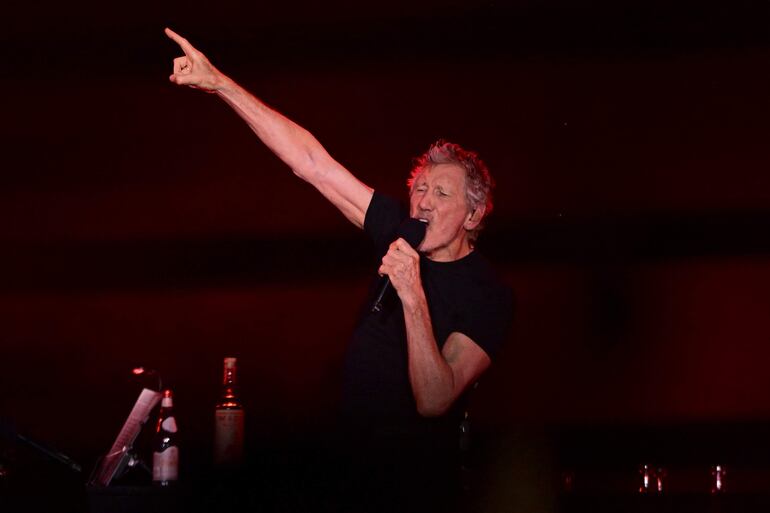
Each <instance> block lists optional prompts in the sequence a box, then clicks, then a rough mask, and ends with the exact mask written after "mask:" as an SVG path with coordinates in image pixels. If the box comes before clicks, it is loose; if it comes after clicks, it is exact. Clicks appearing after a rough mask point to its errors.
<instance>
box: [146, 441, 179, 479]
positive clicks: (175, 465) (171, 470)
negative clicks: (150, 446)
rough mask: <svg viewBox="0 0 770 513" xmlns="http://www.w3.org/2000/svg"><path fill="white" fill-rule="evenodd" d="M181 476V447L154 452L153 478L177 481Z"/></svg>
mask: <svg viewBox="0 0 770 513" xmlns="http://www.w3.org/2000/svg"><path fill="white" fill-rule="evenodd" d="M178 478H179V448H178V447H169V448H168V449H166V450H165V451H163V452H154V453H152V480H153V481H161V482H163V481H176V480H177V479H178Z"/></svg>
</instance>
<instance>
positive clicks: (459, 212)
mask: <svg viewBox="0 0 770 513" xmlns="http://www.w3.org/2000/svg"><path fill="white" fill-rule="evenodd" d="M470 214H471V212H470V210H469V208H468V203H467V201H466V200H465V170H464V169H462V168H461V167H459V166H457V165H454V164H438V165H436V166H433V167H429V168H426V169H425V170H424V171H423V172H422V173H421V174H420V175H419V176H418V177H417V179H416V180H415V181H414V185H413V186H412V190H411V192H410V195H409V215H410V216H411V217H413V218H415V219H420V220H421V221H425V222H427V224H428V226H427V231H426V233H425V239H424V240H423V242H422V244H420V247H419V248H418V249H419V250H420V251H422V252H423V253H425V254H426V255H427V256H428V258H430V259H431V260H435V261H439V262H449V261H452V260H457V259H459V258H462V257H464V256H465V255H466V254H467V253H468V251H470V245H469V241H468V231H467V230H466V227H468V228H472V226H466V225H467V223H469V222H470V221H469V218H470Z"/></svg>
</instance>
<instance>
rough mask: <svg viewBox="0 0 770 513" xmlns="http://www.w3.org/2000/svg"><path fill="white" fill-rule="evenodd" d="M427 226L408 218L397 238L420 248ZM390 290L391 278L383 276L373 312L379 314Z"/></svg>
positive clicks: (397, 233)
mask: <svg viewBox="0 0 770 513" xmlns="http://www.w3.org/2000/svg"><path fill="white" fill-rule="evenodd" d="M427 226H428V225H427V224H425V223H423V222H421V221H418V220H417V219H414V218H412V217H407V218H406V219H404V222H402V223H401V225H400V226H399V227H398V232H396V238H397V239H398V238H401V239H404V240H405V241H406V242H407V243H408V244H409V245H410V246H412V247H413V248H417V246H419V245H420V243H421V242H422V240H423V239H424V238H425V230H426V229H427ZM389 288H390V278H389V277H388V276H383V277H382V278H381V279H380V283H379V285H378V286H377V296H376V298H375V300H374V306H372V312H379V311H380V310H382V298H383V297H384V296H385V293H386V292H387V291H388V289H389Z"/></svg>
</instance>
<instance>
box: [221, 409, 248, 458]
mask: <svg viewBox="0 0 770 513" xmlns="http://www.w3.org/2000/svg"><path fill="white" fill-rule="evenodd" d="M243 435H244V428H243V410H216V416H215V423H214V464H215V465H219V466H227V465H234V464H238V463H240V462H241V460H242V459H243Z"/></svg>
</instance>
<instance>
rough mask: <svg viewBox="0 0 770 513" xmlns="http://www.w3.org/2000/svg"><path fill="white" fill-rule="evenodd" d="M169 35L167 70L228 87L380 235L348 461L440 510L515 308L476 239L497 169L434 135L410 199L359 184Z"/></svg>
mask: <svg viewBox="0 0 770 513" xmlns="http://www.w3.org/2000/svg"><path fill="white" fill-rule="evenodd" d="M166 34H167V35H168V37H170V38H171V39H173V40H174V41H175V42H176V43H177V44H178V45H179V46H180V47H181V49H182V51H183V52H184V55H183V56H181V57H177V58H176V59H174V69H173V74H172V75H171V76H170V77H169V78H170V80H171V81H172V82H174V83H175V84H178V85H186V86H190V87H193V88H196V89H203V90H205V91H208V92H211V93H214V94H216V95H218V96H219V97H220V98H222V99H223V100H224V101H225V102H227V103H228V104H229V105H230V106H231V107H232V108H233V110H235V112H237V113H238V115H239V116H241V117H242V118H243V120H244V121H246V123H248V125H249V126H250V127H251V129H252V130H253V131H254V133H255V134H256V135H257V137H259V139H260V140H261V141H262V142H263V143H264V144H265V145H266V146H267V147H268V148H269V149H270V150H271V151H272V152H273V153H275V154H276V155H277V156H278V157H279V158H280V159H281V160H282V161H283V162H285V163H286V164H287V165H288V166H289V167H290V168H291V169H292V171H293V172H294V174H296V175H297V176H298V177H300V178H302V179H303V180H305V181H307V182H309V183H310V184H311V185H313V186H314V187H315V188H316V189H318V191H319V192H320V193H321V194H323V195H324V197H326V199H328V200H329V201H330V202H331V203H332V204H333V205H334V206H336V207H337V208H338V209H339V210H340V211H341V212H342V214H343V215H345V217H347V218H348V219H349V220H350V222H352V223H353V224H355V225H356V226H357V227H359V228H363V229H364V231H365V232H366V233H367V235H368V236H369V237H371V239H372V240H373V242H374V244H375V247H376V250H377V252H378V253H377V254H378V256H379V257H381V265H380V267H379V269H378V272H379V274H380V275H382V276H387V277H388V278H389V279H390V283H391V284H392V288H393V289H394V290H393V291H391V293H392V292H395V293H394V294H392V295H391V296H387V295H386V298H385V301H384V302H383V308H382V309H381V310H380V311H372V310H371V308H365V309H364V310H363V314H362V315H361V318H360V319H359V321H358V324H357V326H356V328H355V331H354V333H353V336H352V340H351V343H350V345H349V348H348V352H347V357H346V362H345V379H344V383H345V386H344V397H343V404H342V410H343V419H344V425H345V429H346V439H347V440H346V441H347V443H348V444H349V448H351V452H352V453H353V454H354V455H355V458H354V459H356V460H357V461H358V463H360V464H361V465H359V466H358V467H354V468H358V469H359V470H361V472H358V474H360V475H358V476H357V477H358V479H359V480H360V481H359V482H358V484H360V485H361V488H360V491H361V495H362V497H364V498H365V500H368V501H371V502H382V503H384V502H388V503H389V504H391V505H392V504H394V502H392V501H394V500H395V499H394V497H395V496H400V497H402V498H404V500H410V501H411V500H414V501H415V502H412V503H410V504H411V506H412V507H413V508H412V507H410V508H409V509H417V508H418V507H419V508H421V509H424V508H425V507H427V508H428V509H432V508H436V509H438V507H439V504H442V502H445V501H446V499H447V497H449V496H450V495H451V493H452V485H451V476H450V474H451V472H450V470H449V469H451V468H453V467H454V466H453V464H452V458H453V454H454V450H455V449H456V446H457V440H458V435H459V426H460V422H461V420H462V412H463V410H464V408H463V401H462V400H460V398H461V396H463V392H464V391H466V389H467V388H468V386H469V385H470V384H472V383H474V382H476V381H477V380H478V379H479V377H480V376H481V374H482V373H483V372H484V371H485V370H486V369H487V368H488V367H489V365H490V363H491V361H492V360H491V359H492V358H493V357H494V356H495V354H496V353H497V351H498V349H499V347H500V345H501V344H502V342H503V341H504V340H505V338H506V336H507V330H508V325H509V323H510V318H511V313H512V302H511V295H510V291H509V290H508V288H507V287H506V286H505V285H503V284H502V283H501V282H500V281H499V279H498V278H497V277H496V275H495V273H494V272H493V270H492V269H491V267H490V265H489V263H488V262H487V261H486V260H485V259H484V258H483V257H482V256H481V255H480V254H479V253H478V252H477V251H475V242H476V238H477V237H478V234H479V231H480V230H481V228H482V223H483V221H484V219H485V217H486V216H487V215H489V213H490V212H491V210H492V196H491V189H492V185H493V182H492V178H491V176H490V174H489V171H488V170H487V168H486V166H485V165H484V163H483V162H482V161H481V160H480V159H479V158H478V157H477V155H476V154H475V153H473V152H470V151H466V150H464V149H463V148H461V147H460V146H458V145H456V144H451V143H447V142H444V141H439V142H437V143H435V144H434V145H432V146H431V147H430V149H429V150H428V151H427V152H426V153H425V154H424V155H422V156H421V157H420V158H419V159H417V161H416V165H415V167H414V169H413V170H412V173H411V177H410V178H409V180H408V186H409V205H408V209H406V208H402V206H401V205H400V204H399V203H398V202H397V201H395V200H393V199H391V198H389V197H387V196H384V195H381V194H379V193H378V192H376V191H374V190H373V189H372V188H370V187H368V186H367V185H365V184H363V183H361V182H360V181H359V180H358V179H356V177H355V176H353V174H351V173H350V172H349V171H348V170H347V169H345V168H344V167H343V166H342V165H340V164H339V163H338V162H337V161H335V160H334V159H333V158H332V157H331V156H330V155H329V154H328V153H327V152H326V150H325V149H324V148H323V146H321V144H320V143H319V142H318V141H317V140H316V138H315V137H314V136H313V135H312V134H310V133H309V132H308V131H307V130H305V129H304V128H302V127H300V126H299V125H297V124H296V123H294V122H292V121H291V120H289V119H287V118H286V117H284V116H283V115H281V114H280V113H278V112H276V111H275V110H273V109H271V108H269V107H268V106H266V105H265V104H264V103H262V102H261V101H260V100H259V99H257V98H256V97H254V96H253V95H251V94H250V93H249V92H247V91H246V90H245V89H243V88H242V87H240V86H239V85H238V84H236V83H235V82H234V81H233V80H231V79H230V78H228V77H227V76H225V75H224V74H223V73H221V72H220V71H219V70H217V69H216V68H215V67H214V66H213V65H212V64H211V63H210V62H209V60H208V59H207V58H206V57H205V56H204V55H203V54H202V53H201V52H199V51H198V50H197V49H196V48H194V47H193V46H192V45H191V44H190V43H189V42H188V41H187V40H186V39H185V38H183V37H181V36H180V35H178V34H176V33H175V32H173V31H172V30H170V29H166ZM407 217H411V218H413V219H418V220H419V221H421V222H423V223H425V225H426V232H425V237H424V239H423V240H422V242H421V243H420V244H419V245H418V247H417V248H413V247H411V246H410V245H409V243H407V242H406V241H405V240H404V239H403V238H400V237H399V236H398V235H399V226H401V224H402V222H403V220H404V219H405V218H407ZM367 304H371V299H370V300H369V302H368V303H367ZM363 469H365V470H363ZM394 476H396V477H394ZM378 493H379V494H380V495H383V496H382V497H378V496H377V494H378ZM385 495H387V497H385ZM418 496H419V497H418ZM386 499H387V500H386ZM359 506H360V505H359ZM403 507H404V506H403V503H402V504H401V508H402V510H403ZM442 507H443V506H442Z"/></svg>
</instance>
